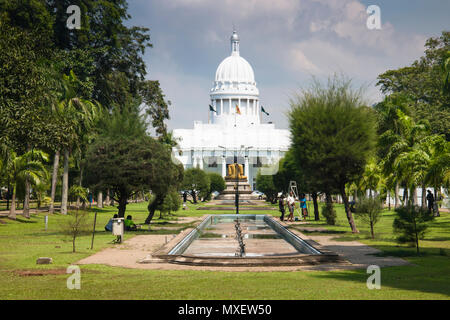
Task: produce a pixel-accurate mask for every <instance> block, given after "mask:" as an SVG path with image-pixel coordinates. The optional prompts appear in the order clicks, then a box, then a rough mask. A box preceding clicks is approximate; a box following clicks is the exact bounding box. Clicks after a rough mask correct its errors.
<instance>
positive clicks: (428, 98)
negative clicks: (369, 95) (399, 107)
mask: <svg viewBox="0 0 450 320" xmlns="http://www.w3.org/2000/svg"><path fill="white" fill-rule="evenodd" d="M425 47H426V49H425V55H424V56H423V57H420V59H418V60H416V61H415V62H414V63H413V64H412V65H411V66H408V67H403V68H400V69H397V70H388V71H386V72H384V73H383V74H381V75H379V76H378V83H377V85H379V86H380V88H381V91H382V92H383V93H385V94H391V93H402V94H405V95H407V96H408V97H410V98H411V99H412V101H413V104H412V105H411V107H412V112H411V116H413V117H414V120H416V121H418V120H422V119H424V120H428V122H429V123H430V125H431V131H432V133H435V134H444V135H445V136H446V139H447V140H450V108H449V107H450V92H448V91H446V90H442V83H443V81H442V78H443V77H442V68H443V65H445V62H444V61H446V57H447V56H446V55H447V52H448V51H449V50H450V32H449V31H444V32H442V34H441V36H440V37H436V38H429V39H428V40H427V41H426V43H425Z"/></svg>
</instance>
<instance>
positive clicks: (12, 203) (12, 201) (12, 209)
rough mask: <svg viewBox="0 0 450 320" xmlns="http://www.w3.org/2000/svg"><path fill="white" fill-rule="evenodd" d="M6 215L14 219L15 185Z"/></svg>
mask: <svg viewBox="0 0 450 320" xmlns="http://www.w3.org/2000/svg"><path fill="white" fill-rule="evenodd" d="M8 217H9V218H10V219H14V220H16V185H14V186H13V196H12V199H11V208H10V209H9V215H8Z"/></svg>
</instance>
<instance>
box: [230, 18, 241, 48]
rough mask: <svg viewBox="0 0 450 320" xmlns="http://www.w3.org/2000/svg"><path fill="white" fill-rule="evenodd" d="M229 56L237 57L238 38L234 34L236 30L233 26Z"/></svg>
mask: <svg viewBox="0 0 450 320" xmlns="http://www.w3.org/2000/svg"><path fill="white" fill-rule="evenodd" d="M230 40H231V55H232V56H236V55H237V56H238V55H239V36H238V34H237V33H236V29H235V27H234V24H233V34H232V35H231V38H230Z"/></svg>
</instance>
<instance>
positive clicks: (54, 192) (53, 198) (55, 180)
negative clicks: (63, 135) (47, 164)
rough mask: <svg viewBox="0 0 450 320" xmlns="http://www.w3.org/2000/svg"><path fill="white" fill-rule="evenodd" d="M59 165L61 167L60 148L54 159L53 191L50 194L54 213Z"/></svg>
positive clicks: (51, 208) (51, 209) (50, 211)
mask: <svg viewBox="0 0 450 320" xmlns="http://www.w3.org/2000/svg"><path fill="white" fill-rule="evenodd" d="M58 167H59V150H58V151H56V153H55V160H54V161H53V173H52V191H51V194H50V197H51V201H50V209H49V210H48V212H49V213H51V214H52V213H53V212H54V211H55V194H56V183H57V182H58Z"/></svg>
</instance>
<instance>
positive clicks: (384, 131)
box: [374, 93, 412, 207]
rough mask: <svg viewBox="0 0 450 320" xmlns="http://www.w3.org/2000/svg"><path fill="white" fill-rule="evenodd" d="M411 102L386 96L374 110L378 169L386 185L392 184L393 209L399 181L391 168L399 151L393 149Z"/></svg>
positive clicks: (397, 94)
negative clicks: (376, 128)
mask: <svg viewBox="0 0 450 320" xmlns="http://www.w3.org/2000/svg"><path fill="white" fill-rule="evenodd" d="M411 103H412V100H411V99H410V98H409V97H408V96H406V95H404V94H401V93H394V94H391V95H390V96H387V97H386V98H385V99H384V100H383V101H382V102H380V103H378V104H377V105H375V107H374V109H375V110H376V112H377V116H378V134H379V139H378V157H379V159H380V167H381V170H382V173H383V175H384V177H385V178H386V179H387V180H386V181H387V183H388V184H390V183H393V188H392V189H393V191H394V203H395V207H398V206H399V204H400V199H399V188H400V183H401V180H400V179H399V177H398V174H397V172H396V170H395V168H394V167H393V165H394V160H395V158H396V156H397V155H398V153H399V152H401V150H396V149H393V146H394V145H396V147H399V141H400V140H401V137H402V134H403V133H404V130H403V121H402V119H401V116H402V115H406V114H408V113H409V112H408V109H409V105H410V104H411ZM399 111H400V112H399Z"/></svg>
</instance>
